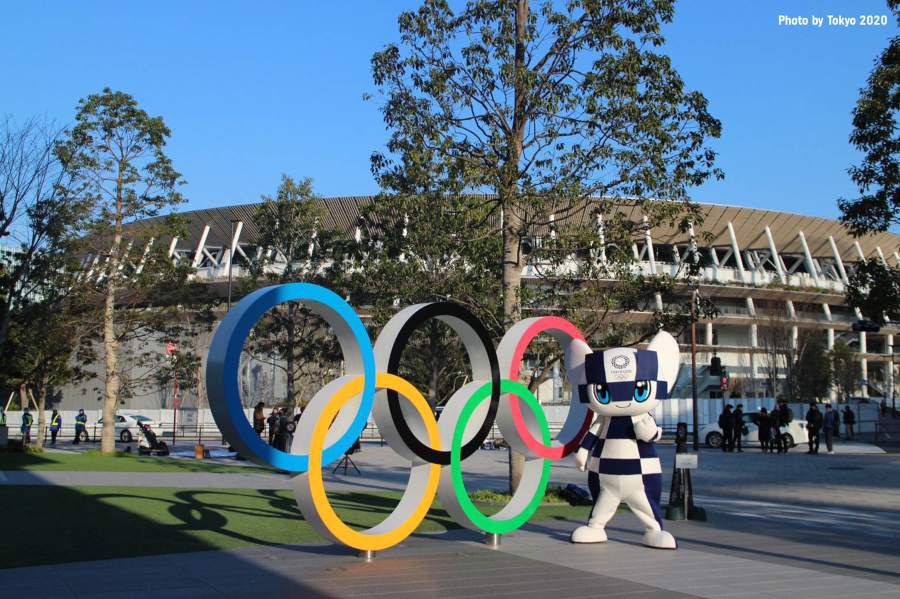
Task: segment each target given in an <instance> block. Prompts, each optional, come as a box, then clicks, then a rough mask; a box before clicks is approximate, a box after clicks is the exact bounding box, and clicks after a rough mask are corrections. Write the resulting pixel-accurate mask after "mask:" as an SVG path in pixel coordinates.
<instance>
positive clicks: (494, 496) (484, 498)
mask: <svg viewBox="0 0 900 599" xmlns="http://www.w3.org/2000/svg"><path fill="white" fill-rule="evenodd" d="M469 499H471V500H472V501H474V502H477V503H503V504H505V503H509V500H510V499H512V496H511V495H510V494H509V493H502V492H500V491H494V490H493V489H478V490H477V491H473V492H471V493H469ZM541 503H554V504H568V503H569V501H568V499H566V498H565V497H563V496H562V495H561V489H560V488H559V487H547V490H546V492H545V493H544V499H543V501H541Z"/></svg>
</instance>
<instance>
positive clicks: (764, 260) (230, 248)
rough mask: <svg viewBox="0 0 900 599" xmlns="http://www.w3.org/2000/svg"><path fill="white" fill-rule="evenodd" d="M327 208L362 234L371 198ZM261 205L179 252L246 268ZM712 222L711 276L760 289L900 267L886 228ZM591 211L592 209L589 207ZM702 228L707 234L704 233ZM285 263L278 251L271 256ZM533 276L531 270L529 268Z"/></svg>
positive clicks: (665, 253)
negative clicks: (879, 263)
mask: <svg viewBox="0 0 900 599" xmlns="http://www.w3.org/2000/svg"><path fill="white" fill-rule="evenodd" d="M317 201H319V202H320V203H321V206H322V208H323V209H324V210H323V223H322V224H323V226H324V227H329V228H336V229H339V230H343V231H346V232H347V233H348V234H351V235H353V234H357V230H356V229H357V227H358V222H359V214H360V208H361V207H362V206H363V205H365V204H367V203H370V202H372V201H374V199H373V198H371V197H340V198H325V199H321V200H317ZM257 207H258V204H241V205H236V206H227V207H223V208H211V209H205V210H194V211H190V212H185V213H183V214H182V216H183V217H184V218H185V219H186V220H187V221H188V227H187V235H186V236H185V237H180V238H177V239H170V240H167V241H166V242H164V243H168V244H169V251H170V254H171V255H172V256H173V258H176V259H178V260H189V261H190V262H191V264H192V265H193V266H194V267H196V268H197V277H198V278H199V279H201V280H209V281H216V280H222V279H224V278H227V273H228V267H229V262H230V261H231V259H232V258H231V257H232V256H234V264H233V269H240V268H241V267H242V266H244V265H246V264H247V263H248V262H249V261H250V260H253V259H255V258H258V253H259V251H260V250H259V248H258V246H257V245H256V239H257V236H258V229H257V226H256V224H255V223H254V214H255V212H256V210H257ZM700 207H701V210H702V212H703V214H704V220H703V224H702V226H701V227H699V228H698V229H700V230H697V231H695V232H694V233H695V235H696V236H697V239H702V238H703V237H706V238H707V241H706V242H705V243H703V244H702V246H701V247H700V248H699V253H700V256H701V259H702V260H703V264H704V269H703V274H702V277H703V282H704V283H706V284H711V285H738V286H752V287H758V288H794V289H797V290H798V291H799V290H804V289H805V290H807V291H818V292H820V293H825V294H828V295H831V294H841V293H843V291H844V284H845V283H846V281H847V276H848V274H850V273H851V272H852V269H853V264H854V263H856V262H857V261H859V260H860V259H862V258H877V259H880V260H883V261H884V262H886V263H887V264H890V265H892V266H900V235H896V234H893V233H878V234H874V235H869V236H866V237H861V238H853V237H851V236H850V235H849V234H848V233H847V231H846V230H845V229H844V227H843V226H842V225H841V223H840V222H838V221H836V220H830V219H825V218H819V217H815V216H803V215H800V214H792V213H788V212H776V211H772V210H759V209H755V208H743V207H738V206H722V205H718V204H701V205H700ZM616 209H617V210H622V211H626V212H627V213H628V214H627V215H628V217H629V218H632V219H634V220H640V218H641V214H640V211H639V209H638V208H636V207H634V206H623V205H617V206H616ZM585 212H587V211H585ZM701 232H703V233H706V235H703V236H701ZM690 245H691V238H690V233H682V232H680V231H678V230H677V229H676V228H674V227H655V228H653V229H651V230H650V231H649V233H648V234H647V235H645V236H644V238H643V239H641V240H638V241H637V242H635V244H634V245H633V247H632V250H633V252H634V255H635V257H636V259H637V263H638V265H639V267H640V268H641V269H642V270H644V271H645V272H647V273H649V274H662V273H671V274H675V273H676V272H677V271H678V264H679V261H680V260H681V259H682V257H683V256H685V255H686V254H687V251H688V250H689V248H690ZM271 259H272V260H273V261H274V262H276V263H277V261H278V258H277V256H273V257H271ZM524 274H525V276H526V277H527V276H529V274H530V273H529V270H528V269H526V271H525V273H524Z"/></svg>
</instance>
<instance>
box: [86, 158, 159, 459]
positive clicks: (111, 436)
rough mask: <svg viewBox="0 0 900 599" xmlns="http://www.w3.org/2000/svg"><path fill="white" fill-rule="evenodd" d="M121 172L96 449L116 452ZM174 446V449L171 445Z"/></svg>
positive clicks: (105, 316)
mask: <svg viewBox="0 0 900 599" xmlns="http://www.w3.org/2000/svg"><path fill="white" fill-rule="evenodd" d="M123 171H124V165H120V168H119V177H118V180H117V182H116V215H115V219H116V220H115V224H114V230H113V241H112V246H111V248H110V251H109V263H108V265H107V268H108V270H107V271H106V290H105V291H106V297H105V298H104V303H103V352H104V354H105V358H106V389H105V397H104V398H103V432H102V433H101V436H100V452H101V453H115V451H116V408H117V407H118V402H119V392H120V387H121V384H120V380H119V343H118V340H117V339H116V327H115V316H116V280H117V278H118V274H119V260H120V256H119V250H120V249H121V246H122V219H123V214H122V210H123V203H122V190H123V185H124V183H123ZM173 449H174V448H173Z"/></svg>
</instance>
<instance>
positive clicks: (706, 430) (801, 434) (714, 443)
mask: <svg viewBox="0 0 900 599" xmlns="http://www.w3.org/2000/svg"><path fill="white" fill-rule="evenodd" d="M758 422H759V413H758V412H750V413H745V414H744V426H745V427H746V428H747V433H746V434H744V435H743V436H742V437H741V445H759V426H758ZM781 434H782V435H784V439H785V441H787V445H788V447H795V446H796V445H797V444H799V443H806V442H807V441H808V440H809V434H808V433H807V431H806V421H805V420H797V419H796V418H795V419H794V420H791V421H790V422H789V423H788V424H787V426H782V427H781ZM700 438H701V439H703V440H704V441H705V442H706V445H707V447H715V448H721V447H722V441H723V440H724V439H725V437H724V435H723V434H722V429H720V428H719V424H718V423H717V422H711V423H709V424H707V425H706V426H704V427H702V428H701V429H700ZM772 441H775V439H772Z"/></svg>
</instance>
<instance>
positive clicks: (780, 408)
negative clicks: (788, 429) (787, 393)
mask: <svg viewBox="0 0 900 599" xmlns="http://www.w3.org/2000/svg"><path fill="white" fill-rule="evenodd" d="M772 413H773V417H772V427H773V428H774V429H775V447H776V448H777V449H778V453H787V452H788V450H789V449H790V447H788V446H787V439H785V436H784V431H782V430H781V429H782V428H783V427H785V426H787V425H788V424H790V422H791V420H793V419H794V415H793V414H792V413H791V409H790V408H788V406H787V402H785V401H784V400H783V399H779V400H778V405H776V406H775V409H774V410H773V411H772Z"/></svg>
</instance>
